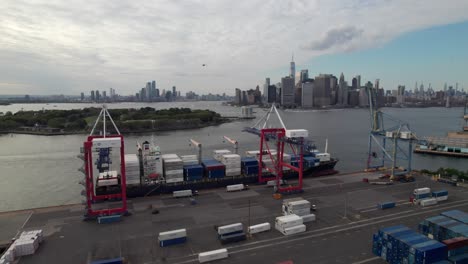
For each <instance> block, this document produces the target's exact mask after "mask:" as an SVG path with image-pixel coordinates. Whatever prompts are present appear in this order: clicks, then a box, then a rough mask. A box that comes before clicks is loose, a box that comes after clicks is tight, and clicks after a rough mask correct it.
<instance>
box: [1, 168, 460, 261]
mask: <svg viewBox="0 0 468 264" xmlns="http://www.w3.org/2000/svg"><path fill="white" fill-rule="evenodd" d="M363 177H367V178H373V177H376V174H365V173H357V174H350V175H338V176H328V177H322V178H314V179H305V181H304V193H302V194H301V195H293V196H287V197H285V198H292V197H296V196H300V197H303V198H305V199H307V200H309V201H310V202H311V203H312V204H316V205H317V208H318V209H317V212H315V213H316V215H317V221H315V222H311V223H307V224H306V226H307V231H306V232H305V233H301V234H296V235H292V236H283V235H282V234H281V233H280V232H279V231H277V230H275V229H274V220H275V217H276V216H280V215H281V203H282V201H281V200H274V199H273V198H272V189H271V188H268V187H266V186H251V188H250V189H249V190H247V191H241V192H234V193H227V192H226V191H225V190H224V189H217V190H206V191H200V195H199V196H197V197H196V201H197V204H196V205H191V204H190V200H189V199H187V198H180V199H175V198H172V197H171V196H170V195H163V196H153V197H147V198H139V199H133V200H131V201H130V202H129V208H130V211H131V212H132V215H131V216H128V217H124V218H123V221H121V222H119V223H112V224H102V225H100V224H97V223H96V222H83V221H82V214H83V210H82V208H80V206H62V207H56V208H43V209H37V210H24V211H18V212H9V213H2V214H0V241H4V243H5V241H8V240H9V239H11V238H12V237H14V236H15V234H17V232H19V231H21V230H30V229H36V228H41V229H43V230H44V233H45V240H44V242H43V244H41V245H40V247H39V249H38V251H37V252H36V254H34V255H31V256H26V257H22V258H21V259H20V260H19V263H39V264H40V263H48V264H49V263H89V262H90V261H91V260H99V259H106V258H115V257H119V256H122V257H124V258H125V259H126V260H127V263H198V258H197V255H198V253H200V252H205V251H209V250H215V249H220V248H227V249H228V252H229V258H227V259H224V260H219V261H216V262H215V263H278V262H282V261H286V260H292V261H293V262H294V263H295V264H297V263H385V262H383V261H382V260H381V259H379V258H377V257H375V256H374V255H372V252H371V244H372V234H373V233H375V232H376V231H377V230H378V229H379V228H381V227H385V226H391V225H397V224H405V225H407V226H408V227H410V228H413V229H414V230H417V224H418V223H419V222H420V221H422V220H423V219H424V218H427V217H429V216H433V215H437V214H439V213H440V212H443V211H446V210H451V209H460V210H464V211H468V203H467V201H468V189H465V188H460V187H453V186H450V185H448V184H443V183H438V182H433V181H431V180H430V179H429V178H424V177H421V178H417V180H416V182H413V183H396V184H394V185H389V186H381V185H370V184H367V183H363V182H362V181H361V180H362V178H363ZM421 187H431V188H432V189H434V190H441V189H445V190H448V191H449V199H448V200H447V201H444V202H441V203H439V204H438V205H435V206H430V207H426V208H423V207H420V206H415V205H411V204H409V202H408V200H409V196H410V195H411V193H412V190H413V189H415V188H421ZM384 201H395V202H397V207H395V208H392V209H387V210H377V209H376V204H377V203H378V202H384ZM249 205H250V206H249ZM154 208H157V209H158V210H159V211H160V213H159V214H151V211H152V210H153V209H154ZM236 222H242V223H243V224H244V228H245V229H246V228H247V226H248V225H249V224H250V225H254V224H259V223H263V222H269V223H270V224H272V228H273V229H272V230H271V231H268V232H265V233H260V234H255V235H252V237H249V238H248V239H247V240H246V241H243V242H238V243H233V244H229V245H221V243H220V242H219V241H218V239H217V233H216V230H215V226H219V225H225V224H231V223H236ZM180 228H186V229H187V234H188V238H187V242H186V243H185V244H181V245H175V246H170V247H165V248H160V247H159V244H158V240H157V236H158V234H159V232H163V231H168V230H174V229H180Z"/></svg>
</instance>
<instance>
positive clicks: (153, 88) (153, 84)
mask: <svg viewBox="0 0 468 264" xmlns="http://www.w3.org/2000/svg"><path fill="white" fill-rule="evenodd" d="M151 96H152V97H156V81H155V80H153V81H152V82H151Z"/></svg>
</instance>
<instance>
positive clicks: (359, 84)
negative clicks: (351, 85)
mask: <svg viewBox="0 0 468 264" xmlns="http://www.w3.org/2000/svg"><path fill="white" fill-rule="evenodd" d="M356 81H357V88H358V89H359V88H361V75H356Z"/></svg>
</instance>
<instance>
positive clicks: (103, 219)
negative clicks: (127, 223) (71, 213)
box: [97, 215, 122, 224]
mask: <svg viewBox="0 0 468 264" xmlns="http://www.w3.org/2000/svg"><path fill="white" fill-rule="evenodd" d="M97 220H98V223H99V224H109V223H115V222H119V221H121V220H122V216H121V215H108V216H100V217H98V219H97Z"/></svg>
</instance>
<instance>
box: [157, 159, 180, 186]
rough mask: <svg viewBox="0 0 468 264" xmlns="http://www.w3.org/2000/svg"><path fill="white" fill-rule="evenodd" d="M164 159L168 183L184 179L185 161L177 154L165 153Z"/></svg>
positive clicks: (165, 175)
mask: <svg viewBox="0 0 468 264" xmlns="http://www.w3.org/2000/svg"><path fill="white" fill-rule="evenodd" d="M162 160H163V167H164V177H165V179H166V182H167V183H174V182H182V181H184V170H183V162H182V159H180V158H179V156H177V154H164V155H162Z"/></svg>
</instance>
